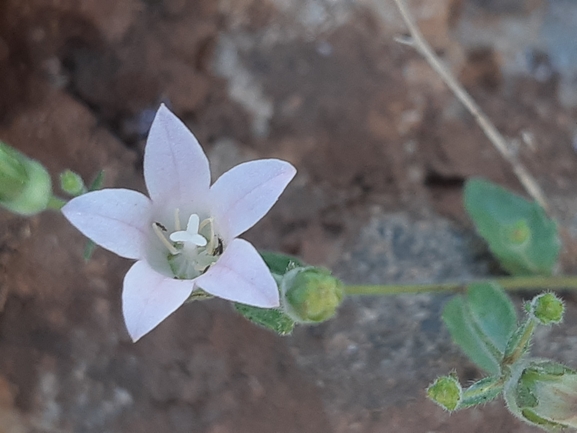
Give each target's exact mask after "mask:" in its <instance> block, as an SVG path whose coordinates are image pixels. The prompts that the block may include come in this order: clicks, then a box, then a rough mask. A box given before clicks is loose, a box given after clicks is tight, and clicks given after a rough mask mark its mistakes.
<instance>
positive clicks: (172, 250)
mask: <svg viewBox="0 0 577 433" xmlns="http://www.w3.org/2000/svg"><path fill="white" fill-rule="evenodd" d="M161 227H162V226H161V224H159V223H152V230H154V233H156V236H158V239H160V241H161V242H162V243H163V244H164V246H165V247H166V248H167V249H168V251H169V252H170V254H172V255H176V254H178V253H180V251H179V250H177V249H176V248H175V247H174V245H172V244H171V243H170V242H168V240H167V239H166V238H165V237H164V235H163V234H162V231H161V230H162V229H161Z"/></svg>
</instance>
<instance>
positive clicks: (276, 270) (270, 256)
mask: <svg viewBox="0 0 577 433" xmlns="http://www.w3.org/2000/svg"><path fill="white" fill-rule="evenodd" d="M260 255H261V257H262V258H263V260H264V262H265V263H266V265H267V266H268V268H269V269H270V271H271V272H272V273H273V274H276V275H280V276H282V275H284V274H286V273H287V272H288V271H290V270H291V269H294V268H300V267H304V266H305V265H304V263H303V262H301V261H300V260H299V259H297V258H295V257H291V256H287V255H286V254H279V253H271V252H269V251H261V252H260Z"/></svg>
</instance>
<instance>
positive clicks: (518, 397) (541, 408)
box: [509, 361, 577, 429]
mask: <svg viewBox="0 0 577 433" xmlns="http://www.w3.org/2000/svg"><path fill="white" fill-rule="evenodd" d="M509 403H513V404H514V406H515V407H513V408H512V409H513V410H514V411H515V412H516V415H517V416H520V417H521V418H522V419H523V420H525V421H527V422H528V423H530V424H534V425H537V426H539V427H542V428H545V429H554V428H566V427H572V428H577V411H576V410H575V408H576V407H577V371H575V370H572V369H570V368H568V367H565V366H564V365H562V364H559V363H556V362H552V361H534V362H531V363H530V364H529V365H528V366H527V367H525V368H524V369H523V371H522V372H521V375H520V376H519V379H518V381H517V383H516V385H515V387H514V398H513V399H509Z"/></svg>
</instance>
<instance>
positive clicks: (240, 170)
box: [210, 159, 296, 240]
mask: <svg viewBox="0 0 577 433" xmlns="http://www.w3.org/2000/svg"><path fill="white" fill-rule="evenodd" d="M295 174H296V169H295V168H294V167H293V166H292V165H291V164H289V163H288V162H285V161H280V160H278V159H260V160H257V161H250V162H245V163H244V164H239V165H237V166H236V167H233V168H232V169H231V170H229V171H227V172H226V173H224V174H223V175H222V176H221V177H220V178H218V180H217V181H216V182H215V183H214V185H212V187H211V189H210V200H211V206H212V215H213V216H214V218H215V221H216V223H217V224H218V227H219V230H220V231H222V232H224V233H222V234H223V236H224V238H225V240H229V239H233V238H235V237H237V236H238V235H240V234H241V233H243V232H245V231H246V230H248V229H249V228H251V227H252V226H253V225H254V224H256V223H257V222H258V221H259V220H260V219H261V218H262V217H263V216H264V215H265V214H266V213H267V212H268V211H269V210H270V208H271V207H272V206H273V205H274V204H275V202H276V201H277V199H278V197H279V196H280V195H281V193H282V192H283V191H284V189H285V188H286V186H287V185H288V183H289V182H290V181H291V180H292V178H293V177H294V176H295Z"/></svg>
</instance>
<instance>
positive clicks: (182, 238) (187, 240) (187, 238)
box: [169, 213, 208, 247]
mask: <svg viewBox="0 0 577 433" xmlns="http://www.w3.org/2000/svg"><path fill="white" fill-rule="evenodd" d="M177 228H179V227H177ZM199 228H200V217H199V216H198V215H197V214H195V213H193V214H192V215H191V216H190V218H188V224H187V225H186V230H179V231H176V232H174V233H171V235H170V236H169V238H170V240H171V241H172V242H182V243H184V244H185V245H186V244H188V245H190V244H192V245H195V247H204V246H206V244H207V243H208V241H207V240H206V238H205V237H204V236H202V235H201V234H199V233H198V230H199Z"/></svg>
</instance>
